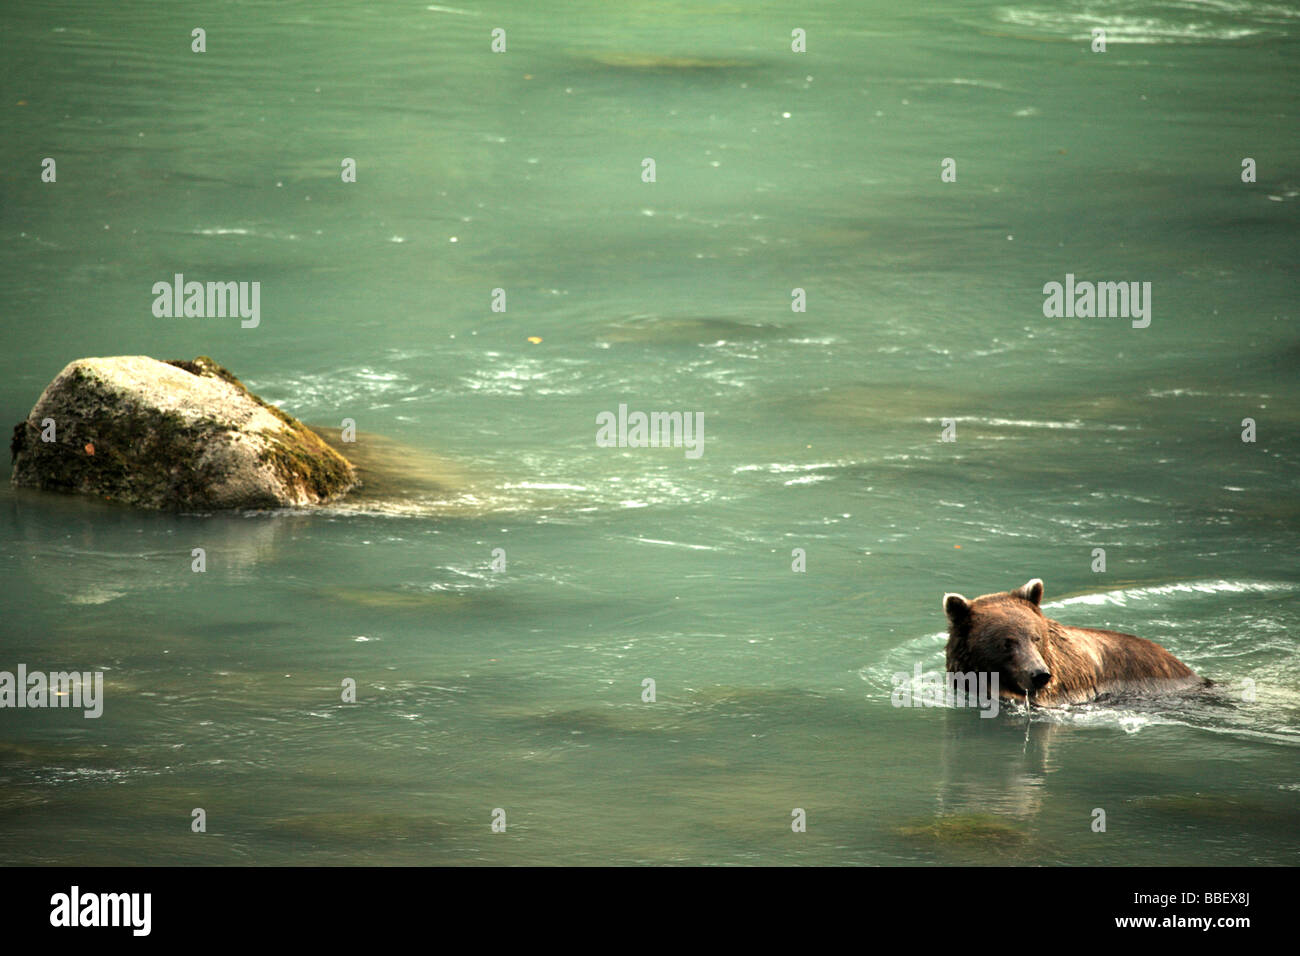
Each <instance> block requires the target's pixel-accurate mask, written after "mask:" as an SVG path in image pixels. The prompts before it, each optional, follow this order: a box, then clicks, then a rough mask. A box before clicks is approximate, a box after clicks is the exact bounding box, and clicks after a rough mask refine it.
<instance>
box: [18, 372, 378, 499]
mask: <svg viewBox="0 0 1300 956" xmlns="http://www.w3.org/2000/svg"><path fill="white" fill-rule="evenodd" d="M10 447H11V450H12V451H13V463H14V470H13V478H12V482H13V484H14V485H16V486H20V487H27V488H40V489H44V490H47V491H62V492H67V493H72V494H84V495H94V496H96V497H100V498H107V499H110V500H112V501H119V502H122V503H125V504H131V505H136V506H138V507H142V508H155V509H163V510H173V511H195V510H212V509H225V508H276V507H289V506H299V505H313V504H320V503H322V502H325V501H328V500H330V499H332V498H335V497H337V496H339V495H342V494H344V493H346V492H347V491H348V490H349V489H351V488H352V487H353V486H354V485H355V484H356V483H357V476H356V472H355V471H354V469H353V467H352V465H351V464H349V462H348V461H347V460H346V459H345V458H343V457H342V456H341V455H339V454H338V453H337V452H336V451H334V450H333V449H332V448H330V447H329V446H328V445H327V444H326V443H325V442H324V441H322V440H321V439H320V437H319V436H318V435H316V434H315V433H314V432H312V431H311V430H310V429H308V428H307V427H306V426H304V425H303V424H302V423H301V422H300V421H298V420H297V419H296V418H294V417H293V416H292V415H288V414H286V413H285V412H282V411H281V410H280V409H278V408H275V407H274V406H272V405H269V404H267V403H266V402H264V401H263V400H262V399H260V398H258V397H257V396H256V395H254V394H253V393H252V392H250V391H249V390H248V389H247V388H245V387H244V385H243V384H242V383H241V382H240V381H239V379H237V378H235V376H234V375H232V374H231V373H230V372H229V371H227V370H226V369H224V368H222V367H221V366H220V365H218V364H217V363H216V362H214V361H212V359H210V358H207V357H206V356H199V357H198V358H196V359H195V360H194V361H192V362H189V361H183V360H172V361H170V362H160V361H158V360H157V359H152V358H149V357H147V356H143V355H118V356H112V357H108V358H85V359H77V360H76V361H74V362H70V363H69V364H68V365H67V367H65V368H64V369H63V371H62V372H60V373H59V374H58V375H57V376H56V377H55V379H54V381H52V382H51V383H50V384H49V385H48V386H47V387H46V389H45V391H44V392H42V393H41V397H40V398H39V399H38V400H37V402H36V405H35V406H34V407H33V408H32V411H31V414H30V415H28V416H27V420H26V421H24V422H20V423H19V424H18V425H17V426H15V428H14V436H13V442H12V444H11V446H10Z"/></svg>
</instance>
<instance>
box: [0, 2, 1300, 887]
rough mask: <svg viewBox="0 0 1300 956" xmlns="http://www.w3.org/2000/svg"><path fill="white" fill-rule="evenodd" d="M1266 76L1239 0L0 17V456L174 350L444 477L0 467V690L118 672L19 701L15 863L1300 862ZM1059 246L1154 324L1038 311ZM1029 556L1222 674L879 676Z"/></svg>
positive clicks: (937, 654) (1279, 228)
mask: <svg viewBox="0 0 1300 956" xmlns="http://www.w3.org/2000/svg"><path fill="white" fill-rule="evenodd" d="M195 27H201V28H203V29H204V30H205V31H206V52H204V53H195V52H192V50H191V42H192V40H191V31H192V30H193V29H194V28H195ZM1094 27H1101V28H1103V29H1105V30H1106V31H1107V49H1106V51H1105V52H1104V53H1102V52H1093V51H1092V50H1091V49H1090V43H1091V40H1090V37H1091V35H1092V29H1093V28H1094ZM496 28H501V29H504V30H505V38H506V49H505V51H504V52H501V53H494V52H493V51H492V49H491V46H492V36H491V34H492V31H493V30H494V29H496ZM796 29H800V30H804V31H806V37H807V50H806V52H803V53H796V52H793V51H792V50H791V43H792V39H791V33H792V31H793V30H796ZM1298 52H1300V6H1297V5H1295V4H1284V3H1278V2H1254V0H1222V2H1190V0H1188V2H1172V0H1135V2H1117V0H1062V2H1049V0H1042V2H1039V0H1012V2H1010V3H1005V4H998V3H987V2H972V3H965V2H960V3H959V2H953V0H938V2H933V3H929V2H927V3H917V4H906V3H904V4H883V3H875V2H872V3H854V2H847V0H832V2H823V3H818V4H816V5H801V4H786V3H776V2H766V0H758V2H747V3H742V2H712V3H711V2H703V0H679V2H664V3H649V2H647V3H635V4H634V3H624V2H602V0H580V2H579V0H575V2H554V3H552V2H540V0H534V2H522V0H498V2H488V3H483V4H474V3H471V2H470V0H453V4H452V5H447V6H442V5H429V4H426V3H422V2H416V0H412V2H373V3H360V2H342V0H311V2H292V0H290V2H269V0H267V2H263V0H250V2H224V3H213V4H205V5H202V6H201V7H198V8H191V7H189V6H188V5H185V6H182V5H177V4H166V3H141V2H137V0H123V2H115V3H111V4H109V3H89V2H62V3H39V4H23V5H18V4H10V5H6V7H5V9H4V12H3V13H2V14H0V62H3V77H4V81H3V98H2V99H0V130H2V131H3V136H2V137H0V248H2V249H3V258H2V259H0V263H2V264H0V306H2V311H0V412H3V415H2V416H0V418H3V421H4V423H5V428H6V429H8V428H9V427H10V426H11V425H12V424H13V423H16V422H18V421H20V420H22V419H23V418H24V417H25V416H26V415H27V413H28V411H29V409H30V408H31V406H32V404H33V403H34V402H35V400H36V398H37V396H38V395H39V394H40V392H41V390H42V389H43V388H44V386H45V385H46V384H47V383H48V382H49V381H50V380H51V379H52V378H53V377H54V376H55V374H57V373H58V371H59V370H60V369H61V368H62V367H63V366H64V365H65V364H66V363H67V362H69V361H71V360H72V359H74V358H79V357H82V356H95V355H131V354H145V355H152V356H154V357H156V358H163V359H167V358H193V357H194V356H196V355H200V354H204V355H210V356H212V357H213V358H215V359H216V360H217V361H218V362H221V363H222V364H224V365H226V366H228V367H229V368H230V369H231V370H232V371H234V372H235V374H237V375H239V376H240V377H241V378H242V379H243V380H244V381H245V382H246V383H247V384H248V386H249V387H250V388H251V389H252V390H253V391H255V392H257V393H258V394H260V395H262V396H263V397H264V398H266V399H267V400H269V401H273V402H276V403H278V404H280V405H282V406H283V407H284V408H285V409H286V410H288V411H290V412H292V413H293V414H295V415H297V416H298V417H300V418H301V419H303V420H304V421H306V422H308V423H311V424H315V425H320V426H325V427H334V428H337V427H339V426H340V423H341V422H342V420H343V419H344V418H351V419H353V420H354V421H355V422H356V423H357V428H358V433H359V437H360V439H361V443H363V444H364V443H366V442H368V441H373V442H374V443H376V444H378V443H379V441H380V439H381V438H382V439H383V440H384V442H386V443H387V444H385V445H383V447H385V448H387V449H388V451H387V452H386V454H388V455H389V456H390V458H392V459H394V460H398V461H402V462H404V463H405V464H406V465H407V466H408V467H409V469H410V470H412V471H413V472H424V471H426V470H429V469H435V468H436V469H441V470H444V471H445V473H446V474H447V475H450V477H449V478H447V479H446V482H447V484H446V489H445V490H444V491H442V492H433V491H429V490H428V489H425V490H423V491H411V490H409V489H408V492H407V493H402V494H393V495H389V496H386V497H385V496H379V495H372V496H370V497H365V496H362V497H356V498H354V499H351V500H349V499H344V500H343V501H341V502H339V503H338V504H336V505H334V506H330V507H326V508H324V509H321V510H319V511H314V512H308V511H296V512H288V513H278V514H217V515H170V514H155V513H147V512H136V511H132V510H129V509H127V508H124V507H120V506H114V505H110V504H107V503H104V502H97V501H94V500H82V499H74V498H69V497H62V496H58V495H53V494H46V493H37V492H30V491H16V490H14V489H13V488H11V487H10V486H9V484H8V483H7V481H6V482H4V483H3V484H2V485H0V581H2V582H3V588H0V670H7V671H14V670H16V668H17V667H18V665H20V664H23V665H26V667H27V668H28V669H29V670H62V669H76V670H85V671H96V670H98V671H102V672H103V674H104V709H103V714H102V716H101V717H99V718H98V719H87V718H85V717H83V716H82V714H81V712H79V711H74V710H70V709H45V710H41V709H5V710H0V847H2V849H0V861H2V862H4V863H5V864H22V863H60V864H74V863H75V864H250V863H252V864H289V863H309V864H318V863H320V864H462V863H488V864H506V865H513V864H526V865H533V864H538V865H546V864H634V863H653V864H660V863H687V864H885V865H892V864H952V863H963V864H965V863H996V864H1047V865H1056V864H1090V865H1123V864H1269V865H1274V864H1295V863H1296V862H1297V851H1298V850H1300V658H1298V657H1297V637H1296V635H1297V634H1298V633H1300V603H1298V601H1297V597H1300V561H1297V557H1296V529H1297V522H1298V519H1300V497H1298V496H1297V491H1298V490H1300V489H1298V485H1300V483H1298V482H1297V477H1296V476H1297V467H1298V466H1300V449H1298V448H1297V444H1296V439H1297V435H1298V434H1300V432H1298V430H1297V425H1300V403H1298V399H1300V388H1298V379H1297V375H1296V368H1297V363H1298V362H1300V333H1297V330H1296V301H1297V297H1296V292H1297V287H1296V253H1297V242H1296V237H1297V224H1298V219H1300V217H1298V216H1297V210H1300V161H1298V160H1297V137H1296V129H1297V125H1296V124H1297V103H1298V100H1297V93H1298V92H1300V82H1298V73H1297V70H1296V64H1297V59H1296V57H1297V53H1298ZM46 157H51V158H53V159H55V161H56V163H57V181H56V182H53V183H48V182H42V180H41V164H42V160H43V159H45V158H46ZM346 158H351V159H355V160H356V168H357V177H356V180H357V181H356V182H355V183H345V182H343V181H342V177H341V175H340V170H341V163H342V162H343V160H344V159H346ZM646 158H652V159H653V160H654V161H655V167H656V175H655V181H654V182H646V181H643V176H642V173H643V160H644V159H646ZM945 158H952V159H954V160H955V162H956V181H955V182H944V181H942V179H941V172H942V170H941V163H942V162H943V160H944V159H945ZM1244 158H1251V159H1253V160H1254V161H1255V163H1256V164H1257V170H1258V172H1257V176H1258V181H1257V182H1254V183H1244V182H1242V161H1243V159H1244ZM176 273H183V274H184V275H185V276H186V278H187V279H197V280H199V281H205V280H222V281H249V282H252V281H257V282H259V283H260V288H261V305H260V323H259V324H258V325H257V327H255V328H242V327H241V323H240V321H239V319H238V318H196V317H190V318H159V317H157V316H155V315H154V314H153V310H152V303H153V295H152V293H151V291H150V290H151V288H152V286H153V284H154V283H155V282H159V281H165V282H170V281H171V280H172V277H173V275H174V274H176ZM1067 274H1069V275H1074V276H1076V277H1078V278H1079V279H1081V280H1083V279H1089V280H1096V281H1139V282H1150V283H1151V289H1152V292H1151V298H1150V300H1149V301H1150V304H1151V312H1150V318H1151V321H1150V324H1149V326H1147V327H1145V328H1135V327H1133V325H1132V323H1131V322H1130V321H1129V320H1128V319H1127V318H1078V317H1061V318H1047V317H1045V316H1044V309H1043V306H1044V293H1043V286H1044V284H1045V283H1049V282H1053V281H1057V282H1064V281H1065V277H1066V275H1067ZM494 289H502V290H505V295H506V303H507V305H506V310H505V311H504V312H500V311H493V309H492V298H493V290H494ZM795 289H802V290H804V295H805V296H806V310H805V311H794V310H793V309H792V290H795ZM533 340H538V341H533ZM620 404H625V405H627V406H628V407H629V408H630V409H632V410H642V411H681V412H687V413H689V414H690V415H692V416H694V415H695V414H700V415H702V417H703V422H704V431H703V444H702V446H701V447H702V449H703V453H702V454H701V455H699V456H698V457H691V456H689V455H687V454H685V452H684V449H682V448H631V447H601V446H599V445H598V444H597V443H596V431H597V426H596V417H597V416H598V415H599V414H600V413H602V412H605V411H611V412H617V409H618V407H619V405H620ZM1246 418H1251V419H1253V420H1254V421H1255V423H1256V428H1257V440H1256V441H1254V442H1245V441H1243V440H1242V431H1243V424H1242V422H1243V419H1246ZM946 419H947V420H951V423H952V427H953V428H955V434H956V440H955V441H951V442H949V441H942V440H941V433H942V432H943V430H944V427H945V425H944V422H945V420H946ZM371 436H377V437H371ZM370 447H373V445H372V446H370ZM196 547H202V548H204V549H205V551H206V554H207V570H206V572H204V573H201V574H200V573H195V572H193V571H192V570H191V549H193V548H196ZM1097 548H1101V549H1104V550H1105V557H1106V570H1105V571H1095V570H1094V569H1093V568H1094V549H1097ZM495 549H501V550H500V551H499V552H496V554H497V555H498V557H499V558H503V559H504V561H505V567H504V568H503V569H500V570H494V569H493V561H494V551H495ZM795 549H802V550H803V554H804V555H805V558H806V570H804V571H802V572H797V571H794V570H793V569H792V565H793V563H794V562H795V560H796V558H795ZM498 564H499V562H498ZM1032 577H1041V578H1043V579H1044V580H1045V581H1046V586H1047V597H1046V599H1045V610H1046V613H1048V614H1049V615H1050V616H1052V617H1055V618H1057V619H1060V620H1062V621H1064V622H1065V623H1068V624H1076V625H1093V626H1099V627H1110V628H1114V629H1117V630H1121V631H1126V632H1130V633H1135V634H1139V635H1141V636H1143V637H1147V638H1150V639H1152V640H1155V641H1157V642H1159V643H1160V644H1162V645H1164V646H1165V647H1167V648H1168V649H1169V650H1170V651H1172V652H1173V653H1174V654H1176V655H1177V656H1178V657H1179V658H1181V659H1182V660H1184V661H1185V662H1186V663H1187V664H1188V665H1189V666H1191V667H1192V668H1194V669H1195V670H1196V671H1197V672H1198V673H1201V674H1203V675H1205V676H1207V677H1209V678H1212V679H1213V680H1214V681H1215V682H1216V683H1217V684H1218V690H1219V692H1218V693H1217V694H1215V695H1211V696H1210V697H1208V698H1206V699H1204V700H1195V701H1192V700H1176V699H1171V700H1163V701H1151V702H1147V703H1144V704H1141V705H1137V704H1134V705H1130V706H1110V707H1107V706H1088V707H1076V708H1072V709H1070V710H1064V711H1055V712H1048V711H1038V712H1035V713H1033V714H1032V717H1028V716H1027V715H1026V713H1025V711H1024V710H1023V708H1020V707H1014V706H1011V705H1007V706H1006V707H1004V708H1003V709H1002V711H1001V712H1000V713H999V714H998V715H997V717H995V718H993V719H982V718H980V717H979V716H978V715H977V713H976V712H974V711H972V710H964V709H953V708H902V707H895V706H892V704H891V691H892V690H893V687H894V683H893V675H894V674H896V673H899V672H903V673H907V674H911V673H913V671H914V668H915V667H916V666H917V665H920V666H921V667H922V668H923V669H924V670H926V671H934V670H942V668H943V646H944V641H945V635H944V628H945V621H944V616H943V612H942V610H941V607H940V599H941V596H942V595H943V593H944V592H945V591H960V592H963V593H965V594H966V595H968V596H974V595H976V594H981V593H985V592H989V591H998V590H1004V589H1008V588H1013V587H1016V586H1019V585H1020V584H1023V583H1024V582H1025V581H1026V580H1027V579H1029V578H1032ZM647 678H649V679H652V680H653V681H654V682H655V683H654V688H655V695H654V696H655V699H654V700H653V702H647V701H645V700H643V681H644V680H646V679H647ZM347 679H351V680H353V681H355V683H356V693H357V700H356V702H355V703H345V702H344V701H343V700H342V699H341V686H342V683H343V682H344V681H345V680H347ZM196 808H201V809H202V810H203V811H204V813H205V816H206V832H194V831H193V829H192V819H193V811H194V810H195V809H196ZM498 808H499V809H501V810H503V811H504V815H505V819H506V821H507V825H506V828H505V831H504V832H494V830H493V827H492V821H493V814H494V810H496V809H498ZM796 809H801V810H803V811H804V812H805V814H806V820H807V826H806V832H802V833H800V832H794V831H793V830H792V820H793V819H794V817H793V816H792V814H793V813H794V811H795V810H796ZM1098 809H1100V810H1103V811H1104V812H1105V819H1106V828H1105V831H1104V832H1098V831H1097V830H1095V829H1094V820H1095V819H1096V814H1095V811H1096V810H1098Z"/></svg>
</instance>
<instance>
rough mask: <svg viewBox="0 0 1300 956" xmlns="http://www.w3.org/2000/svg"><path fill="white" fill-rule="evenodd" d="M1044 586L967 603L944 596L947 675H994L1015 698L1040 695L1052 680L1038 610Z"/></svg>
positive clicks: (1045, 629)
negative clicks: (946, 621) (971, 672)
mask: <svg viewBox="0 0 1300 956" xmlns="http://www.w3.org/2000/svg"><path fill="white" fill-rule="evenodd" d="M1042 599H1043V582H1042V581H1041V580H1040V579H1038V578H1034V579H1033V580H1032V581H1030V582H1028V583H1027V584H1025V585H1024V586H1023V587H1019V588H1016V589H1015V590H1014V591H1002V592H1000V593H998V594H985V595H982V596H981V597H977V598H976V599H975V600H973V601H968V600H966V598H964V597H962V596H961V595H960V594H952V593H948V594H945V595H944V596H943V610H944V613H945V614H947V616H948V648H947V660H948V670H949V671H950V672H954V673H964V672H967V671H975V672H976V673H989V674H994V673H996V674H997V675H998V682H999V688H1000V690H1001V691H1003V692H1009V693H1010V694H1011V695H1012V696H1015V697H1018V698H1019V697H1024V696H1025V695H1026V694H1027V693H1028V694H1033V693H1035V692H1036V691H1039V690H1041V689H1042V688H1043V687H1045V686H1046V685H1047V683H1048V682H1049V681H1050V680H1051V679H1052V670H1051V667H1050V666H1049V665H1048V661H1049V660H1051V650H1050V647H1049V641H1050V638H1051V633H1050V628H1049V626H1048V621H1047V617H1046V616H1044V614H1043V612H1042V611H1041V610H1040V609H1039V606H1038V605H1039V603H1040V602H1041V601H1042Z"/></svg>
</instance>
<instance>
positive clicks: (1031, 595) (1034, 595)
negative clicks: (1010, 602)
mask: <svg viewBox="0 0 1300 956" xmlns="http://www.w3.org/2000/svg"><path fill="white" fill-rule="evenodd" d="M1011 593H1012V594H1014V595H1015V596H1016V597H1021V598H1024V599H1025V600H1026V601H1028V602H1029V603H1030V604H1032V605H1034V606H1035V607H1037V606H1038V603H1039V602H1040V601H1042V600H1043V579H1042V578H1034V579H1033V580H1032V581H1027V582H1025V585H1024V586H1023V587H1018V588H1016V589H1015V590H1014V591H1012V592H1011Z"/></svg>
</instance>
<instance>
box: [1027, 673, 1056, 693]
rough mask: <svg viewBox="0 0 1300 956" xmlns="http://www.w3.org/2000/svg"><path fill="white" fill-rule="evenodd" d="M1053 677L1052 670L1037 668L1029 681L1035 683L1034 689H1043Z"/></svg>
mask: <svg viewBox="0 0 1300 956" xmlns="http://www.w3.org/2000/svg"><path fill="white" fill-rule="evenodd" d="M1051 679H1052V672H1051V671H1044V670H1037V671H1034V672H1033V673H1031V674H1030V675H1029V682H1030V683H1031V684H1033V686H1034V690H1042V689H1043V688H1044V687H1046V686H1047V682H1048V681H1050V680H1051Z"/></svg>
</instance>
